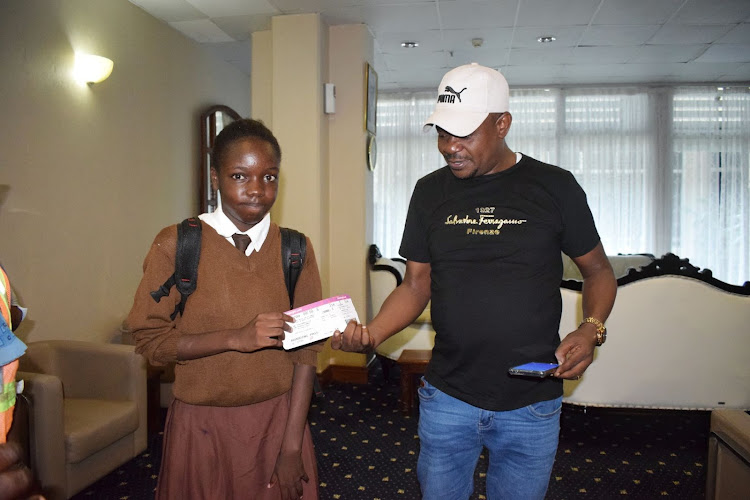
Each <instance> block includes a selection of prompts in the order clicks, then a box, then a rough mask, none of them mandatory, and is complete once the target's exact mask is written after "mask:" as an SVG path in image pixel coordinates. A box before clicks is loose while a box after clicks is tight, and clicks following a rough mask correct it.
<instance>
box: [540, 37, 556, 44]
mask: <svg viewBox="0 0 750 500" xmlns="http://www.w3.org/2000/svg"><path fill="white" fill-rule="evenodd" d="M555 40H557V38H555V37H554V36H550V35H547V36H540V37H539V38H537V39H536V41H537V42H539V43H552V42H554V41H555Z"/></svg>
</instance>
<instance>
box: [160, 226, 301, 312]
mask: <svg viewBox="0 0 750 500" xmlns="http://www.w3.org/2000/svg"><path fill="white" fill-rule="evenodd" d="M279 229H281V265H282V266H283V268H284V281H285V282H286V289H287V292H288V293H289V304H290V306H292V307H293V306H294V288H295V287H296V285H297V278H298V277H299V273H300V272H301V271H302V266H303V265H304V263H305V255H306V251H307V240H306V239H305V235H304V234H302V233H300V232H299V231H295V230H294V229H289V228H286V227H281V228H279ZM200 258H201V223H200V220H198V218H197V217H190V218H188V219H185V220H184V221H182V222H181V223H180V224H179V225H178V226H177V254H176V255H175V261H174V273H173V274H172V276H170V277H169V279H167V281H165V282H164V284H163V285H162V286H160V287H159V289H158V290H154V291H153V292H151V297H152V298H153V299H154V300H155V301H156V302H159V301H160V300H161V299H162V298H163V297H167V296H168V295H169V291H170V290H171V289H172V287H173V286H174V287H177V291H178V292H180V302H179V303H178V304H177V305H176V306H175V308H174V312H173V313H172V315H171V316H170V318H171V319H175V318H176V317H177V315H178V314H180V315H182V313H183V312H184V311H185V303H186V302H187V299H188V297H189V296H190V294H191V293H193V292H194V291H195V287H196V286H198V262H199V261H200Z"/></svg>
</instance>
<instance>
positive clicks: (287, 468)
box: [268, 451, 310, 500]
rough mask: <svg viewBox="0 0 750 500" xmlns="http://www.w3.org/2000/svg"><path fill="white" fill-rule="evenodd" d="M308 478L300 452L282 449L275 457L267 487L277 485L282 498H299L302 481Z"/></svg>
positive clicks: (287, 499) (292, 499) (289, 499)
mask: <svg viewBox="0 0 750 500" xmlns="http://www.w3.org/2000/svg"><path fill="white" fill-rule="evenodd" d="M309 480H310V479H309V478H308V477H307V473H306V472H305V467H304V465H303V464H302V457H301V456H300V454H299V453H294V452H292V453H285V452H284V451H282V452H281V453H279V456H278V458H277V459H276V466H275V467H274V469H273V475H271V481H270V482H269V483H268V487H269V488H274V487H275V486H278V487H279V489H280V490H281V498H282V500H299V499H300V498H302V491H303V489H302V481H304V482H308V481H309Z"/></svg>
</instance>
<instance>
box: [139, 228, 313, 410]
mask: <svg viewBox="0 0 750 500" xmlns="http://www.w3.org/2000/svg"><path fill="white" fill-rule="evenodd" d="M202 225H203V231H202V237H201V257H200V264H199V266H198V285H197V288H196V290H195V292H193V294H192V295H190V297H189V298H188V300H187V303H186V305H185V312H184V315H183V316H181V317H180V316H178V317H177V318H176V319H175V320H174V321H172V320H171V319H169V316H170V315H171V314H172V311H174V308H175V305H176V304H177V303H178V302H179V300H180V294H179V293H178V292H177V290H176V289H175V288H172V290H171V292H170V294H169V297H164V298H162V299H161V301H160V302H159V303H156V302H155V301H154V299H153V298H151V295H150V292H151V291H153V290H156V289H158V288H159V286H161V285H162V283H164V281H165V280H166V279H167V278H169V276H170V275H171V274H172V273H173V272H174V260H175V251H176V250H175V249H176V245H177V226H176V225H175V226H170V227H167V228H165V229H163V230H162V231H161V232H160V233H159V234H158V235H157V236H156V239H154V242H153V244H152V245H151V249H150V250H149V252H148V255H147V256H146V260H145V261H144V263H143V279H142V280H141V283H140V285H139V286H138V290H137V291H136V294H135V299H134V301H133V308H132V309H131V311H130V314H129V315H128V319H127V324H128V327H129V328H130V329H131V330H132V331H133V335H134V337H135V340H136V351H137V352H138V353H140V354H143V355H144V356H145V357H146V358H147V359H148V360H149V362H151V363H152V364H154V365H163V364H166V363H170V362H174V361H177V341H178V339H179V338H180V336H181V335H191V334H197V333H205V332H211V331H220V330H226V329H233V328H239V327H242V326H245V325H247V324H248V323H249V322H250V321H251V320H252V319H253V318H255V316H256V315H258V314H259V313H262V312H272V311H279V312H282V311H287V310H289V309H291V308H292V307H291V306H290V304H289V297H288V294H287V290H286V285H285V284H284V277H283V271H282V267H281V233H280V231H279V227H278V226H277V225H276V224H273V223H272V224H271V228H270V230H269V232H268V237H267V238H266V241H265V242H264V243H263V247H262V248H261V250H260V252H253V253H251V254H250V256H245V255H244V254H243V253H241V252H240V251H239V250H238V249H236V248H235V247H234V246H232V244H231V243H229V242H228V241H227V240H226V239H224V238H223V237H222V236H220V235H219V234H218V233H217V232H216V231H215V230H214V229H213V228H212V227H211V226H209V225H208V224H205V223H202ZM294 299H295V301H294V302H295V304H294V306H295V307H299V306H301V305H304V304H309V303H311V302H315V301H316V300H320V299H321V285H320V275H319V273H318V265H317V262H316V260H315V253H314V252H313V248H312V244H311V243H310V240H309V239H308V240H307V258H306V259H305V265H304V268H303V269H302V272H301V273H300V276H299V280H298V281H297V287H296V289H295V294H294ZM321 349H322V343H318V344H312V345H309V346H307V347H303V348H300V349H297V350H294V351H289V352H287V351H284V350H283V349H281V348H277V349H276V348H275V349H263V350H260V351H255V352H252V353H240V352H236V351H228V352H223V353H220V354H216V355H213V356H206V357H203V358H198V359H192V360H187V361H177V365H176V367H175V383H174V386H173V392H174V396H175V397H176V398H177V399H179V400H181V401H184V402H186V403H191V404H197V405H213V406H240V405H247V404H252V403H256V402H259V401H265V400H268V399H271V398H273V397H276V396H279V395H281V394H284V393H285V392H287V391H289V389H290V388H291V386H292V374H293V370H294V365H295V364H306V365H315V364H316V361H317V353H318V352H319V351H320V350H321Z"/></svg>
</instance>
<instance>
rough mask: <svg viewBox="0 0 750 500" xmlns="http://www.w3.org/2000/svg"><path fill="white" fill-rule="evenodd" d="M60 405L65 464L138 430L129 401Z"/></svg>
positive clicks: (133, 405)
mask: <svg viewBox="0 0 750 500" xmlns="http://www.w3.org/2000/svg"><path fill="white" fill-rule="evenodd" d="M63 405H64V416H63V419H64V426H65V459H66V462H68V463H78V462H80V461H81V460H83V459H85V458H87V457H89V456H91V455H92V454H94V453H96V452H97V451H99V450H102V449H104V448H106V447H107V446H109V445H110V444H112V443H114V442H115V441H117V440H118V439H120V438H123V437H125V436H127V435H128V434H131V433H132V432H134V431H135V430H136V428H137V427H138V405H136V403H135V402H133V401H112V400H103V399H75V398H66V399H65V400H64V403H63Z"/></svg>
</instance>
